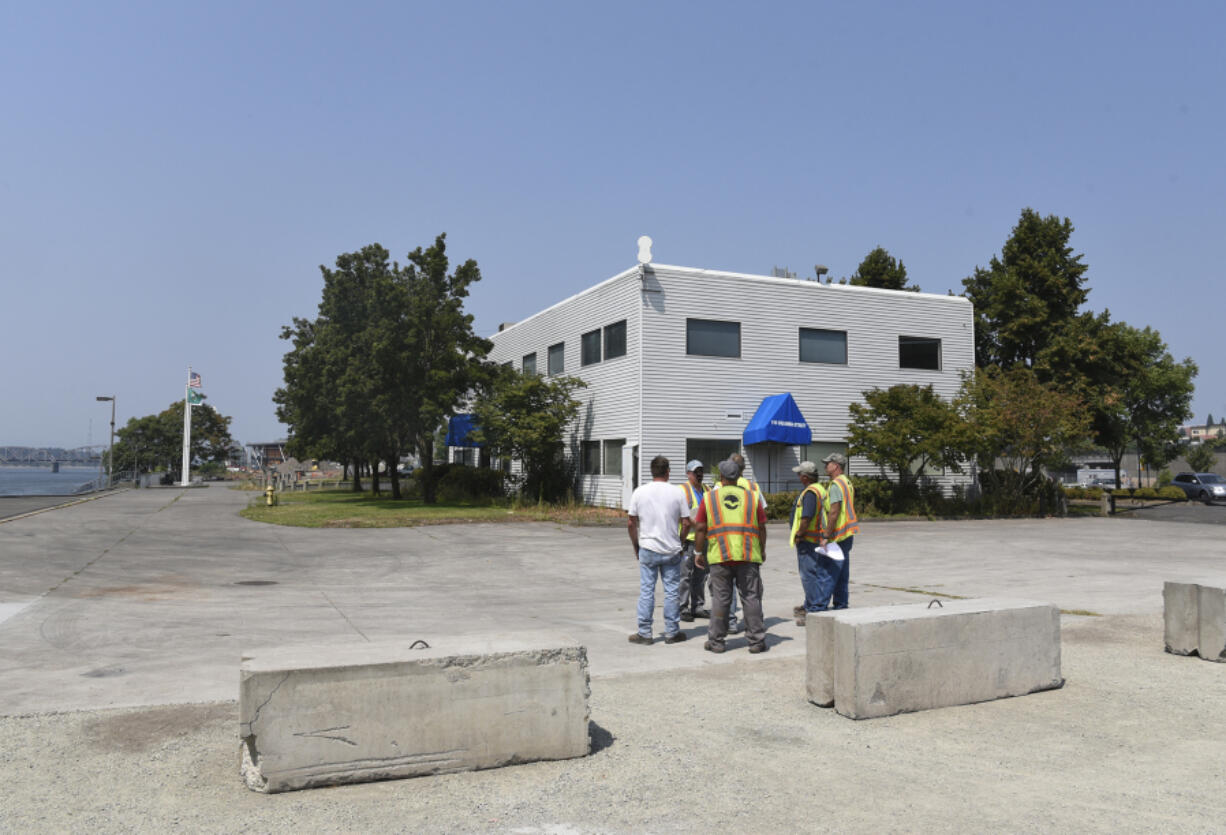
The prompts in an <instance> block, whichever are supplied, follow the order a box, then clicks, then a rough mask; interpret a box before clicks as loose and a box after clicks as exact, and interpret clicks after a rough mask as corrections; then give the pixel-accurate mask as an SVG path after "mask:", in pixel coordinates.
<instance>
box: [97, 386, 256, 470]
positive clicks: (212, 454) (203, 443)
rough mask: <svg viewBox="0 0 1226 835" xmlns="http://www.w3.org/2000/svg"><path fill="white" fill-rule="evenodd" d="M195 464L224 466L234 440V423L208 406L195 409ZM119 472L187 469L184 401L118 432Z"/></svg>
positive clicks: (193, 409) (192, 450)
mask: <svg viewBox="0 0 1226 835" xmlns="http://www.w3.org/2000/svg"><path fill="white" fill-rule="evenodd" d="M191 409H192V442H191V447H190V449H189V454H190V455H191V460H192V461H194V462H199V463H208V462H215V463H224V462H225V460H226V455H227V452H228V451H229V448H230V446H231V445H232V444H233V443H234V439H233V438H231V437H230V420H231V418H229V417H226V416H224V415H222V414H221V413H219V412H218V411H217V410H216V409H214V408H213V407H212V406H210V405H208V404H207V403H201V404H199V405H196V406H192V407H191ZM114 454H115V470H116V471H119V470H127V469H132V470H136V471H137V472H153V471H159V470H164V471H166V472H178V470H179V469H180V467H182V465H183V401H181V400H180V401H178V402H177V403H171V404H170V405H169V406H168V407H166V408H165V409H164V410H163V411H161V412H158V413H157V414H155V415H145V416H144V417H139V418H131V419H129V420H128V422H127V424H126V425H124V426H123V427H121V428H119V429H116V430H115V449H114Z"/></svg>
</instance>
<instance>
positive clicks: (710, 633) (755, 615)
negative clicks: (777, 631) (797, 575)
mask: <svg viewBox="0 0 1226 835" xmlns="http://www.w3.org/2000/svg"><path fill="white" fill-rule="evenodd" d="M758 569H759V565H758V563H756V562H717V563H715V564H713V565H712V566H711V568H710V571H711V621H710V623H708V624H707V638H708V639H709V640H710V641H711V643H713V644H717V645H719V646H723V644H724V638H725V637H727V635H728V610H729V609H730V608H731V607H732V594H733V591H732V589H733V586H734V585H735V586H736V590H737V591H738V592H740V595H741V603H742V605H743V606H744V607H745V612H744V615H745V637H746V638H748V639H749V645H750V646H754V645H756V644H761V643H765V641H766V624H765V623H763V621H762V575H761V573H760V572H759V570H758Z"/></svg>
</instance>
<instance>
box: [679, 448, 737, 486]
mask: <svg viewBox="0 0 1226 835" xmlns="http://www.w3.org/2000/svg"><path fill="white" fill-rule="evenodd" d="M740 451H741V442H740V440H739V439H737V438H686V439H685V461H686V464H685V465H683V466H688V464H689V462H690V461H693V460H694V459H698V460H699V461H701V462H702V466H703V469H704V471H705V472H704V473H703V478H705V479H706V480H707V482H708V483H711V484H715V483H717V482H718V481H719V462H720V461H727V460H728V458H729V456H731V455H732V453H734V452H740Z"/></svg>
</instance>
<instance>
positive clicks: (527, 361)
mask: <svg viewBox="0 0 1226 835" xmlns="http://www.w3.org/2000/svg"><path fill="white" fill-rule="evenodd" d="M524 373H525V374H535V373H536V353H535V352H533V353H531V354H524Z"/></svg>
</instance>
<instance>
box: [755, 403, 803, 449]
mask: <svg viewBox="0 0 1226 835" xmlns="http://www.w3.org/2000/svg"><path fill="white" fill-rule="evenodd" d="M744 440H745V446H749V445H750V444H765V443H775V444H788V445H789V446H801V445H803V444H808V443H811V442H812V441H813V433H812V432H811V431H809V424H808V423H807V422H806V421H805V416H804V415H802V414H801V413H800V409H799V408H797V406H796V401H795V400H793V399H792V395H791V394H789V393H788V392H786V391H785V392H784V393H783V394H772V395H771V396H770V397H767V398H764V399H763V400H762V404H761V405H760V406H758V411H756V412H754V416H753V417H752V418H751V419H750V421H749V425H748V426H746V427H745V435H744Z"/></svg>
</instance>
